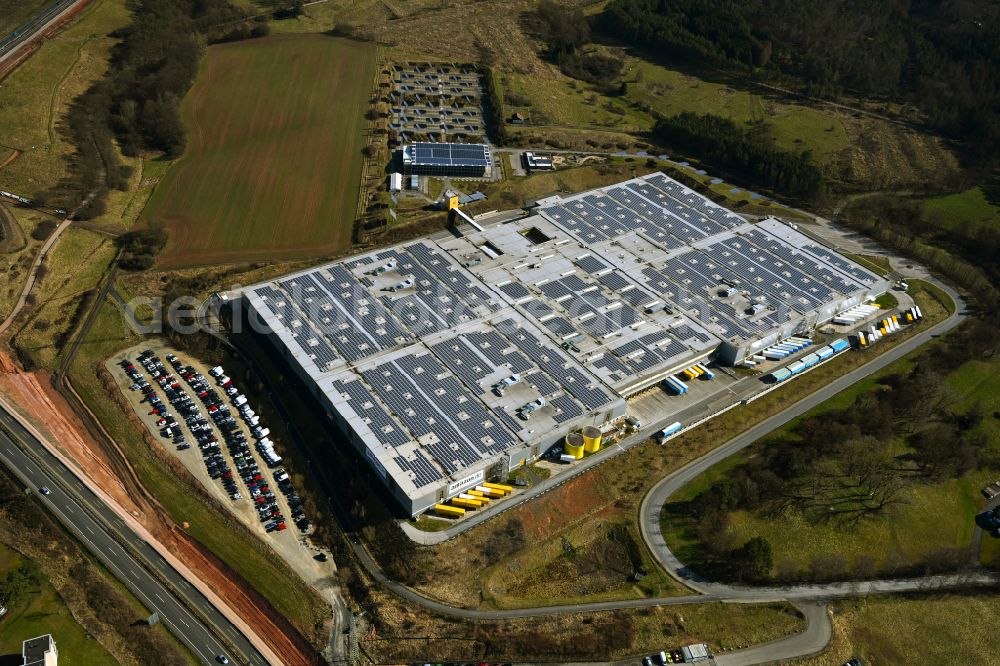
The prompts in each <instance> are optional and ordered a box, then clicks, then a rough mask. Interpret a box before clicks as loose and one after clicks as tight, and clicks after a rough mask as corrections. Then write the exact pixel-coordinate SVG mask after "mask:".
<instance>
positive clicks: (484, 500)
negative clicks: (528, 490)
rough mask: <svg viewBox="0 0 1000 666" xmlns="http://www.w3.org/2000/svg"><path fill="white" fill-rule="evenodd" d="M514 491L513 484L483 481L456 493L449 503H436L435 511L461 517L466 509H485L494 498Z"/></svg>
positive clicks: (500, 497)
mask: <svg viewBox="0 0 1000 666" xmlns="http://www.w3.org/2000/svg"><path fill="white" fill-rule="evenodd" d="M512 492H514V487H513V486H508V485H505V484H503V483H488V482H487V483H483V484H481V485H478V486H476V487H475V488H470V489H469V490H466V491H464V492H461V493H459V494H458V495H455V496H454V497H452V498H451V499H449V500H448V501H447V503H439V504H435V505H434V512H435V513H436V514H438V515H439V516H445V517H447V518H461V517H462V516H464V515H465V512H466V511H475V510H477V509H485V508H486V507H487V506H489V504H490V502H491V501H492V500H496V499H502V498H504V497H506V496H507V495H510V494H511V493H512Z"/></svg>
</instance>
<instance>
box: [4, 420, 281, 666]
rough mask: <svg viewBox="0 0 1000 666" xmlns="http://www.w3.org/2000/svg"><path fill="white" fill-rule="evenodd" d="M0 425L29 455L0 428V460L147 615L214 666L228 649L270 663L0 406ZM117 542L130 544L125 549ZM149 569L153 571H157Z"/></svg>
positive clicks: (246, 660)
mask: <svg viewBox="0 0 1000 666" xmlns="http://www.w3.org/2000/svg"><path fill="white" fill-rule="evenodd" d="M0 422H2V424H3V426H4V428H5V429H6V430H7V431H10V432H12V433H13V434H14V435H13V436H14V438H16V439H17V440H18V442H19V443H20V444H21V446H23V447H25V448H27V449H28V451H30V453H31V455H28V454H27V453H25V451H24V450H22V449H21V448H20V447H19V446H18V444H17V443H15V442H14V441H13V439H12V437H11V436H9V435H8V434H7V432H6V431H4V430H0V460H2V461H3V463H4V464H5V465H6V466H7V467H8V468H9V469H10V470H11V471H13V472H14V474H16V475H17V476H18V477H19V478H20V479H21V481H22V482H23V483H24V484H25V485H26V486H27V488H28V489H30V490H31V491H32V492H36V493H38V498H39V500H40V501H41V502H42V504H43V505H44V506H45V508H46V509H48V510H49V511H50V512H51V513H52V515H53V516H54V517H55V518H56V519H57V520H58V521H59V522H60V523H62V524H63V526H64V527H66V529H68V530H69V531H70V532H71V533H72V534H73V535H74V536H76V538H77V539H78V540H79V541H80V543H82V544H83V545H84V547H86V548H87V550H89V551H90V552H91V553H93V554H94V555H95V556H96V557H97V558H98V559H99V560H100V561H101V562H102V563H103V564H104V565H105V566H107V567H108V569H109V570H110V571H111V572H113V573H114V575H115V577H116V578H117V579H118V580H120V581H121V582H122V583H123V584H124V585H125V586H126V587H128V588H129V590H131V591H132V593H133V594H135V595H136V596H137V597H138V598H139V600H140V601H142V603H143V604H144V605H145V606H146V607H147V608H148V609H150V611H151V612H153V611H155V612H157V613H159V615H160V621H161V622H163V624H165V625H166V626H167V628H168V629H169V630H170V632H171V633H172V634H174V635H175V636H176V637H177V638H178V639H179V640H180V641H181V642H183V643H184V644H185V645H186V646H187V647H188V648H189V649H190V650H191V652H192V653H194V654H195V655H196V656H197V657H198V658H199V659H200V660H201V661H202V662H204V663H205V664H214V663H216V661H215V658H216V656H217V655H220V654H226V655H228V656H229V660H230V663H233V664H252V665H253V666H265V665H266V664H267V663H268V662H267V661H266V660H265V659H264V657H263V656H262V655H261V654H260V653H259V652H257V650H256V648H254V646H253V645H252V644H251V643H250V641H249V640H247V638H246V637H245V636H243V634H241V633H240V632H239V630H238V629H237V628H236V627H235V626H234V625H233V624H232V623H230V622H229V621H228V620H227V619H226V618H225V617H224V616H223V615H222V614H221V613H220V612H219V611H218V610H216V609H215V607H214V606H213V605H212V604H211V603H210V602H209V601H208V600H207V599H206V598H205V597H204V596H202V595H201V593H199V592H198V591H197V590H195V589H194V588H193V587H192V586H191V585H190V584H189V583H188V582H187V581H186V580H185V579H184V577H183V576H181V574H179V573H178V572H177V571H175V570H174V569H173V568H171V567H170V566H169V565H168V564H167V562H166V561H165V560H164V559H163V558H162V557H160V555H159V554H158V553H157V552H156V551H154V550H153V548H152V547H151V546H149V545H148V544H147V543H146V542H145V541H144V540H143V539H141V538H140V537H139V536H137V535H136V534H135V532H133V531H132V530H131V529H129V527H128V526H127V525H126V524H125V523H124V522H123V521H122V520H121V519H120V518H119V517H118V516H117V515H115V513H114V512H113V511H112V510H111V509H110V508H108V507H107V506H106V505H105V504H104V503H103V502H102V501H101V500H100V499H99V498H98V497H97V496H96V495H95V494H94V493H92V492H91V491H90V490H89V489H87V488H86V487H85V486H84V485H83V484H82V483H80V481H79V480H78V479H77V478H76V477H75V476H74V475H73V474H72V472H70V471H69V470H68V469H67V468H66V467H65V466H64V465H62V463H61V462H59V461H58V460H57V459H56V458H55V457H53V456H52V455H51V454H50V453H49V452H48V451H47V450H46V449H45V447H44V446H43V445H42V444H41V443H40V442H38V441H37V440H36V439H35V438H34V437H32V436H31V434H30V433H28V432H27V431H26V430H25V429H24V428H22V427H21V425H20V424H19V423H18V422H17V421H16V420H15V419H14V418H13V417H12V416H11V415H10V414H8V413H7V412H6V411H4V410H2V409H0ZM42 486H47V487H48V488H49V489H50V491H51V492H50V494H49V495H42V494H41V493H39V492H38V489H39V488H41V487H42ZM122 543H125V544H128V545H129V548H128V549H126V548H123V547H122V545H121V544H122ZM150 569H155V570H156V576H154V575H153V574H152V573H150V571H149V570H150ZM161 580H163V581H166V583H167V584H164V583H163V582H161ZM182 601H183V603H182ZM189 607H190V608H197V610H198V613H199V614H200V615H201V616H202V617H204V618H207V620H208V622H209V623H211V625H212V628H214V629H215V631H216V632H218V633H219V634H222V635H225V636H226V639H227V640H228V641H229V643H230V644H233V645H235V646H236V647H237V648H238V649H239V650H240V651H241V652H242V653H243V654H244V655H246V656H245V657H243V658H236V656H235V655H233V654H232V653H230V651H229V650H227V649H226V648H225V647H224V646H223V644H222V642H221V641H220V640H219V639H218V638H217V637H216V634H215V633H213V631H212V630H210V629H209V627H208V626H206V624H205V622H204V621H203V620H202V619H199V618H198V617H197V616H195V615H194V614H192V612H191V611H190V610H189ZM136 619H140V618H136Z"/></svg>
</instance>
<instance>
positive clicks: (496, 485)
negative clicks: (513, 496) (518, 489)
mask: <svg viewBox="0 0 1000 666" xmlns="http://www.w3.org/2000/svg"><path fill="white" fill-rule="evenodd" d="M483 485H484V486H486V487H487V488H492V489H493V490H499V491H500V492H502V493H503V494H504V495H509V494H510V493H512V492H514V486H505V485H504V484H502V483H484V484H483Z"/></svg>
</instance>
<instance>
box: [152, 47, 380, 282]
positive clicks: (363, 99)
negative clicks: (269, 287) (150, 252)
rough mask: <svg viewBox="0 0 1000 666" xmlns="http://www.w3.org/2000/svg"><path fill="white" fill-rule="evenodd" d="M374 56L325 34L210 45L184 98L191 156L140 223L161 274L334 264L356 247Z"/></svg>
mask: <svg viewBox="0 0 1000 666" xmlns="http://www.w3.org/2000/svg"><path fill="white" fill-rule="evenodd" d="M374 67H375V49H374V47H373V46H371V45H368V44H363V43H359V42H354V41H349V40H342V39H335V38H332V37H326V36H322V35H303V36H298V35H294V36H283V37H275V38H267V39H260V40H251V41H246V42H238V43H234V44H224V45H219V46H212V47H210V48H209V49H208V51H207V53H206V55H205V59H204V62H203V63H202V68H201V72H200V73H199V75H198V80H197V81H196V82H195V85H194V87H193V88H192V89H191V91H190V93H189V94H188V96H187V97H186V98H185V100H184V104H183V116H184V123H185V127H186V129H187V140H188V147H187V150H186V151H185V153H184V155H183V156H182V157H181V158H180V159H179V160H178V161H177V162H176V163H174V164H173V165H172V166H171V167H170V169H169V170H168V171H167V174H166V176H164V178H163V180H162V181H161V182H160V183H159V185H157V188H156V191H155V192H154V194H153V196H152V197H151V199H150V201H149V204H148V205H147V207H146V209H145V210H144V211H143V215H142V219H143V220H145V221H148V220H161V221H163V222H165V223H166V224H167V227H168V229H169V231H170V236H169V241H168V243H167V248H166V250H165V251H164V253H163V254H162V255H161V257H160V265H161V266H165V267H178V266H190V265H200V264H208V263H217V262H227V261H251V260H260V259H279V258H299V257H307V256H318V255H322V254H328V253H330V252H332V251H335V250H338V249H340V248H343V247H346V246H347V245H348V244H349V243H350V238H351V227H352V224H353V221H354V213H355V208H356V205H357V197H358V187H359V185H360V179H361V164H362V156H361V149H362V148H363V147H364V141H363V135H362V132H363V129H364V127H365V123H366V121H365V118H364V114H365V111H366V109H367V106H368V94H369V91H370V89H371V85H372V81H373V77H374V73H375V72H374Z"/></svg>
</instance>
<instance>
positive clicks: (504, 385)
mask: <svg viewBox="0 0 1000 666" xmlns="http://www.w3.org/2000/svg"><path fill="white" fill-rule="evenodd" d="M519 381H521V375H519V374H517V373H514V374H513V375H511V376H509V377H504V378H503V379H501V380H500V381H498V382H497V383H496V384H494V385H493V392H494V393H496V394H497V395H498V396H502V395H503V392H504V391H506V390H507V389H508V388H510V387H511V386H513V385H514V384H517V383H518V382H519Z"/></svg>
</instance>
